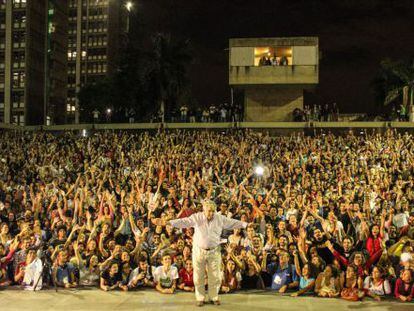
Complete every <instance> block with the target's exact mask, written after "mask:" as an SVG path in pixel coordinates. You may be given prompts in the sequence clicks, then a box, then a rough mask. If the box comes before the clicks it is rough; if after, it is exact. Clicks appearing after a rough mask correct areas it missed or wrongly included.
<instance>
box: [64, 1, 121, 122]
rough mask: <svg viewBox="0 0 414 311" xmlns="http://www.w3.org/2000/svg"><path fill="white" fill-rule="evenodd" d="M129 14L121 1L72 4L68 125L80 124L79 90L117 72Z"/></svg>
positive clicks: (70, 2) (70, 10) (70, 15)
mask: <svg viewBox="0 0 414 311" xmlns="http://www.w3.org/2000/svg"><path fill="white" fill-rule="evenodd" d="M126 14H127V12H126V8H125V2H124V1H122V0H120V1H113V0H69V42H68V52H67V57H68V81H67V101H66V112H67V122H69V123H72V122H75V123H78V122H79V114H80V111H79V105H78V100H77V93H78V92H79V90H80V89H81V88H82V87H83V86H85V85H86V84H89V83H94V82H96V81H99V80H100V79H105V78H106V77H108V76H109V75H111V74H113V73H114V72H116V70H117V64H118V61H119V55H120V51H121V49H122V46H123V42H124V39H125V35H126V26H127V24H126V22H127V19H126Z"/></svg>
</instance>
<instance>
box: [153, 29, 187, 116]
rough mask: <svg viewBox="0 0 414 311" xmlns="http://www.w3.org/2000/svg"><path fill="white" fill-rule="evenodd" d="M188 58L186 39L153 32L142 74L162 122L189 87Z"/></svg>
mask: <svg viewBox="0 0 414 311" xmlns="http://www.w3.org/2000/svg"><path fill="white" fill-rule="evenodd" d="M191 61H192V56H191V50H190V44H189V41H188V40H178V39H175V38H172V37H171V36H170V35H166V34H161V33H158V34H156V35H154V36H153V38H152V48H151V49H150V52H149V54H148V58H147V64H146V74H145V76H146V78H147V79H146V81H148V89H149V90H151V91H152V92H153V95H154V96H153V97H154V99H155V100H156V102H157V107H159V109H160V111H161V112H162V122H164V119H165V115H167V116H168V115H169V113H170V112H171V110H172V109H173V108H174V107H175V106H176V105H177V102H178V101H179V98H180V97H182V95H183V94H184V93H185V92H187V91H188V88H187V86H188V79H187V71H188V67H189V65H190V63H191Z"/></svg>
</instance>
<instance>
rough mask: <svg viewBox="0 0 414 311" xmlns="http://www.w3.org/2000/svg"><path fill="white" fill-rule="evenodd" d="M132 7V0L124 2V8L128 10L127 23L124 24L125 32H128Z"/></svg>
mask: <svg viewBox="0 0 414 311" xmlns="http://www.w3.org/2000/svg"><path fill="white" fill-rule="evenodd" d="M133 7H134V3H133V2H132V1H127V2H126V3H125V8H126V10H127V11H128V14H127V25H126V32H127V33H129V15H130V14H131V11H132V8H133Z"/></svg>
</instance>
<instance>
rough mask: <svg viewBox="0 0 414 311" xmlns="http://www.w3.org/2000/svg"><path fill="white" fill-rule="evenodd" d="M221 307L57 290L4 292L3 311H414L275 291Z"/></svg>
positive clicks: (413, 306)
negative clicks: (296, 295) (293, 296)
mask: <svg viewBox="0 0 414 311" xmlns="http://www.w3.org/2000/svg"><path fill="white" fill-rule="evenodd" d="M221 301H222V304H221V306H213V305H205V306H203V307H201V308H200V307H196V306H195V300H194V295H193V294H190V293H182V292H179V293H177V294H175V295H161V294H159V293H156V292H155V291H151V290H145V291H136V292H127V293H125V292H119V291H116V292H108V293H106V292H103V291H100V290H97V289H90V290H61V291H58V292H57V293H56V292H55V291H53V290H44V291H40V292H28V291H18V290H2V291H0V310H1V311H3V310H4V311H6V310H53V311H55V310H56V311H57V310H74V311H75V310H87V311H92V310H100V311H104V310H177V311H186V310H200V311H202V310H223V311H224V310H235V311H244V310H247V311H253V310H261V311H267V310H302V311H304V310H315V311H322V310H330V311H340V310H367V311H368V310H390V311H391V310H392V311H394V310H395V311H405V310H407V311H409V310H410V311H413V310H414V303H398V302H395V301H393V300H387V301H381V302H376V301H373V300H371V299H368V298H367V299H366V300H364V301H362V302H347V301H344V300H341V299H322V298H314V297H297V298H292V297H289V296H280V295H278V294H275V293H271V292H240V293H237V294H230V295H222V296H221Z"/></svg>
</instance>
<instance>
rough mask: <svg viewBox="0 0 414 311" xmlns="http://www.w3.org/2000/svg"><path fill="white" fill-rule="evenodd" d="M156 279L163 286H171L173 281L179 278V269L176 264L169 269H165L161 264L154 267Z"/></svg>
mask: <svg viewBox="0 0 414 311" xmlns="http://www.w3.org/2000/svg"><path fill="white" fill-rule="evenodd" d="M153 276H154V281H155V282H156V283H160V284H161V286H162V287H166V288H169V287H171V286H172V282H173V281H174V280H176V279H178V269H177V267H175V266H171V267H170V269H169V270H168V271H164V267H163V266H159V267H157V268H155V269H154V273H153Z"/></svg>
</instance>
